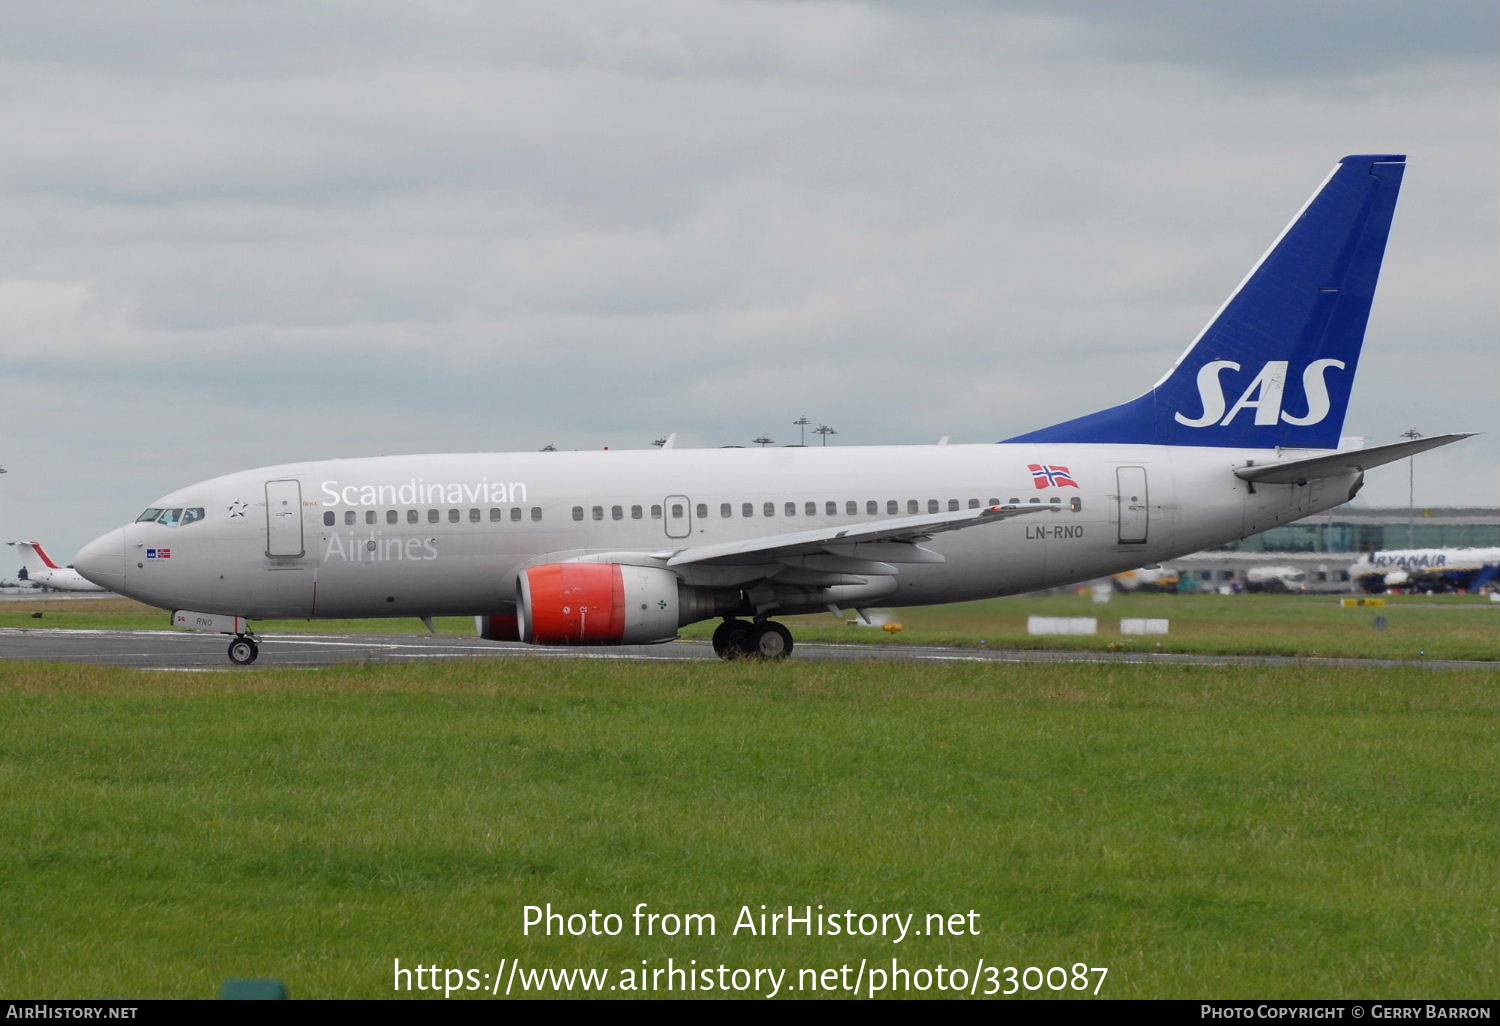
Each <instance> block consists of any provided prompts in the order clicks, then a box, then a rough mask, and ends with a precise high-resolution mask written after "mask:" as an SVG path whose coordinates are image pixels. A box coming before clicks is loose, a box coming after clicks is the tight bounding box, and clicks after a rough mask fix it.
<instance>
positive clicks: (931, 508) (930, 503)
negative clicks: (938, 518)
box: [927, 499, 938, 513]
mask: <svg viewBox="0 0 1500 1026" xmlns="http://www.w3.org/2000/svg"><path fill="white" fill-rule="evenodd" d="M937 511H938V504H937V500H936V499H928V500H927V512H929V513H936V512H937Z"/></svg>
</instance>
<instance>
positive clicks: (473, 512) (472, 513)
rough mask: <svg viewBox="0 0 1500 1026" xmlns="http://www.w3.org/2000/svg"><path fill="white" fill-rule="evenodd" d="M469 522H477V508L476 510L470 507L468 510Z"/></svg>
mask: <svg viewBox="0 0 1500 1026" xmlns="http://www.w3.org/2000/svg"><path fill="white" fill-rule="evenodd" d="M469 523H471V524H477V523H479V510H477V509H470V510H469Z"/></svg>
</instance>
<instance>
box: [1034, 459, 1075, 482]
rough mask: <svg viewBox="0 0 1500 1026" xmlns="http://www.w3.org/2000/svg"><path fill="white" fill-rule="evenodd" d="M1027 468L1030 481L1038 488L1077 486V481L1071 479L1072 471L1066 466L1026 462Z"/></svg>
mask: <svg viewBox="0 0 1500 1026" xmlns="http://www.w3.org/2000/svg"><path fill="white" fill-rule="evenodd" d="M1027 469H1028V470H1030V471H1031V483H1032V484H1034V485H1036V486H1037V487H1038V488H1077V487H1078V482H1077V481H1074V480H1073V472H1072V471H1071V470H1069V469H1068V468H1067V467H1063V466H1059V465H1057V464H1055V463H1052V464H1048V463H1028V464H1027Z"/></svg>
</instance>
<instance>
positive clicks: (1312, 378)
mask: <svg viewBox="0 0 1500 1026" xmlns="http://www.w3.org/2000/svg"><path fill="white" fill-rule="evenodd" d="M1329 367H1337V368H1338V369H1339V370H1343V369H1344V361H1343V360H1314V361H1313V362H1312V363H1310V364H1308V365H1307V369H1306V370H1304V371H1303V372H1302V391H1303V392H1304V393H1305V394H1306V395H1307V415H1306V416H1304V417H1293V416H1292V415H1291V414H1289V413H1285V412H1283V413H1282V415H1281V419H1282V420H1284V421H1286V422H1287V423H1288V424H1296V425H1297V426H1298V427H1301V426H1303V425H1306V424H1316V423H1318V422H1319V421H1321V420H1322V419H1323V418H1324V417H1326V416H1328V382H1326V381H1324V380H1323V372H1324V371H1325V370H1327V369H1328V368H1329Z"/></svg>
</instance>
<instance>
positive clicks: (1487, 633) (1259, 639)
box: [0, 594, 1500, 661]
mask: <svg viewBox="0 0 1500 1026" xmlns="http://www.w3.org/2000/svg"><path fill="white" fill-rule="evenodd" d="M1341 597H1345V596H1338V595H1117V596H1115V597H1114V598H1113V599H1112V601H1110V602H1109V603H1106V604H1099V603H1095V602H1094V601H1093V599H1092V597H1091V596H1090V595H1088V594H1059V595H1019V596H1015V597H1012V598H1003V599H990V600H987V601H983V602H963V603H957V604H954V605H943V606H921V607H916V608H911V609H898V610H894V611H887V612H889V613H890V614H891V616H892V619H893V620H894V621H895V622H897V623H900V624H901V625H902V630H900V631H899V632H895V631H885V630H881V629H879V628H869V627H857V626H850V625H849V624H847V623H846V622H844V621H841V620H838V619H835V618H834V617H833V616H831V615H828V614H826V613H825V614H819V615H816V616H800V617H788V618H786V620H785V622H786V623H787V624H788V625H789V626H790V627H791V628H792V631H793V633H794V635H795V637H796V639H797V640H798V641H816V642H860V643H882V644H884V643H888V644H918V645H948V646H958V647H979V646H981V645H982V646H984V647H989V648H1011V649H1038V648H1050V649H1071V650H1084V651H1091V650H1099V651H1102V650H1111V649H1112V650H1122V649H1123V650H1126V651H1137V652H1156V651H1161V652H1196V653H1205V654H1210V655H1285V656H1325V657H1339V658H1355V659H1358V658H1370V659H1411V660H1421V659H1474V660H1490V661H1500V604H1497V603H1493V602H1489V601H1487V600H1486V598H1485V597H1484V596H1477V595H1476V596H1424V595H1407V596H1392V597H1390V598H1388V599H1387V600H1386V602H1387V604H1386V605H1385V606H1376V607H1370V606H1364V607H1358V608H1344V607H1342V606H1341V605H1340V604H1339V599H1340V598H1341ZM33 613H41V614H42V617H41V618H40V619H37V618H34V617H33V616H32V614H33ZM853 615H854V614H853V613H852V611H851V612H850V614H849V616H850V617H851V618H852V617H853ZM1031 616H1069V617H1077V616H1085V617H1095V618H1097V619H1098V620H1099V633H1098V634H1097V635H1093V636H1087V637H1080V636H1075V635H1060V636H1046V635H1041V636H1032V635H1029V634H1028V633H1027V627H1026V623H1027V619H1028V617H1031ZM1377 618H1378V619H1380V620H1381V621H1382V623H1381V626H1379V627H1377V625H1376V621H1377ZM1121 619H1165V620H1168V621H1170V624H1171V626H1170V632H1169V633H1168V634H1166V635H1146V636H1141V635H1135V636H1132V635H1123V634H1121V633H1120V625H1119V621H1120V620H1121ZM435 623H436V626H437V629H438V631H439V632H440V633H443V634H455V635H467V636H470V637H472V636H473V634H474V621H473V618H471V617H438V618H437V619H436V621H435ZM717 625H718V621H717V620H711V621H707V622H705V623H699V624H693V625H691V626H689V627H686V628H684V629H683V632H682V634H683V636H684V637H687V638H695V639H705V638H708V637H709V636H710V635H711V634H712V633H713V630H714V628H715V627H716V626H717ZM0 627H16V628H24V629H47V628H67V629H75V630H76V629H84V630H88V629H95V630H164V629H167V628H169V627H170V623H169V618H168V616H167V614H166V613H164V612H162V611H161V610H157V609H152V608H151V607H150V606H145V605H142V604H140V603H138V602H133V601H131V600H129V599H95V600H53V601H46V600H39V601H37V602H34V603H33V602H6V603H3V604H0ZM254 627H255V629H256V630H257V631H258V632H260V633H262V634H286V633H300V634H306V633H313V634H382V633H402V634H410V633H413V632H420V631H423V630H424V628H423V627H422V626H421V624H420V623H419V622H418V621H416V620H414V619H411V618H405V619H396V618H390V619H373V620H268V621H258V622H256V623H255V624H254Z"/></svg>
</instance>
